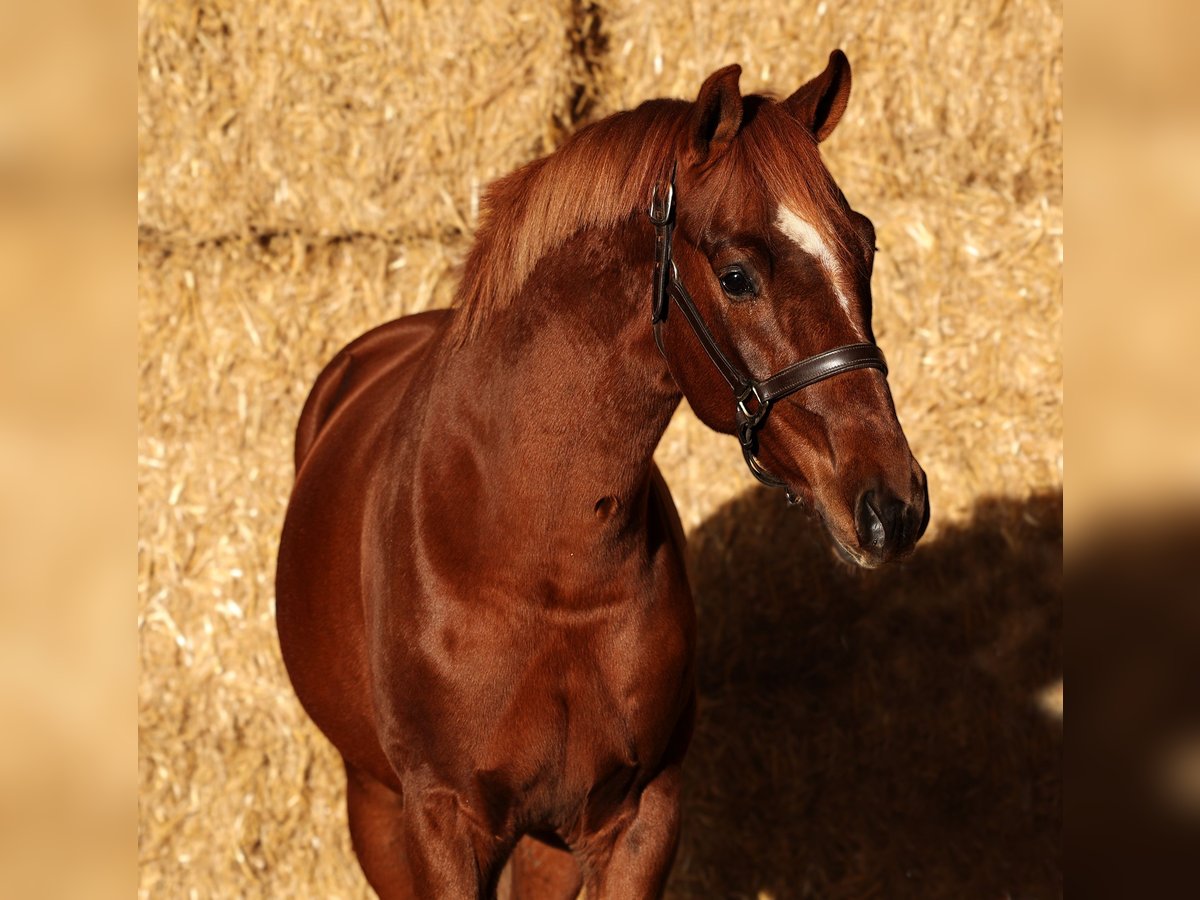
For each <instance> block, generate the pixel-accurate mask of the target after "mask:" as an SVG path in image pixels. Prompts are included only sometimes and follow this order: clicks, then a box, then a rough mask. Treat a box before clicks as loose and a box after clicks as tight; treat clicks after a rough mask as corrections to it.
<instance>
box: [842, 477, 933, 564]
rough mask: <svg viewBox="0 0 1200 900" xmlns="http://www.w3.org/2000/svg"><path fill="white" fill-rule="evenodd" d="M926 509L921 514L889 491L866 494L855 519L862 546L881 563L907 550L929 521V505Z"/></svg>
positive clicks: (926, 505)
mask: <svg viewBox="0 0 1200 900" xmlns="http://www.w3.org/2000/svg"><path fill="white" fill-rule="evenodd" d="M922 506H923V507H924V510H918V509H917V508H915V507H913V506H911V505H909V504H908V503H905V502H904V501H903V500H901V499H900V498H899V497H896V496H895V495H894V494H892V493H891V492H890V491H888V490H886V489H882V490H874V489H872V490H869V491H865V492H864V493H863V494H862V496H860V497H859V498H858V507H857V510H856V512H855V516H854V522H855V526H856V528H857V530H858V542H859V546H861V547H862V549H863V550H866V551H868V552H870V553H872V554H873V555H875V556H877V557H879V558H880V559H882V558H884V557H886V556H890V555H892V554H893V553H895V552H897V551H900V550H905V549H907V548H908V547H910V546H911V545H912V544H913V543H914V542H915V541H916V540H917V538H918V537H920V535H921V532H923V531H924V530H925V525H926V524H927V523H928V521H929V518H928V507H929V504H928V503H923V504H922Z"/></svg>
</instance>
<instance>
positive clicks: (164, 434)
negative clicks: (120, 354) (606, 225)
mask: <svg viewBox="0 0 1200 900" xmlns="http://www.w3.org/2000/svg"><path fill="white" fill-rule="evenodd" d="M835 46H841V47H843V48H845V49H846V51H847V53H848V54H849V56H850V58H851V62H852V64H853V65H854V73H855V75H854V77H855V87H854V96H853V99H852V101H851V106H850V111H849V113H848V114H847V117H846V119H845V120H844V121H843V124H842V126H841V127H840V128H839V130H838V132H837V133H836V134H835V135H834V136H833V137H832V138H831V139H830V140H829V141H828V142H827V144H826V145H825V154H826V157H827V160H828V162H829V165H830V167H831V169H832V170H833V172H834V175H835V176H836V177H837V179H838V181H839V183H840V184H841V185H842V187H843V188H844V189H845V191H846V193H847V195H848V196H849V197H850V199H851V201H852V202H853V203H854V204H855V206H856V207H858V208H860V209H861V210H862V211H864V212H865V213H867V214H868V215H870V216H871V217H872V218H873V220H874V221H875V223H876V226H877V229H878V232H879V241H878V242H879V245H880V248H881V252H880V254H879V256H878V258H877V263H876V276H875V281H874V290H875V308H876V314H875V321H876V330H877V334H878V337H879V339H880V342H881V344H882V345H883V347H884V349H885V351H886V352H887V354H888V358H889V361H890V362H891V365H892V373H891V375H890V381H891V384H892V387H893V391H894V393H895V396H896V401H897V407H898V410H899V413H900V417H901V420H902V422H903V423H904V425H905V429H906V431H907V433H908V435H909V438H910V441H911V443H912V445H913V449H914V452H915V454H916V455H917V457H918V459H920V460H921V462H922V463H923V464H924V465H925V467H926V469H927V471H928V473H929V476H930V491H931V496H932V503H933V513H934V519H933V523H932V525H931V528H930V532H929V534H928V535H927V537H926V539H925V541H924V542H923V544H922V547H921V548H920V549H919V551H918V553H917V555H916V556H915V557H914V559H913V560H912V561H911V562H910V563H908V564H906V565H905V566H903V567H901V568H899V569H895V570H891V572H890V574H880V575H869V576H868V575H851V574H849V573H846V572H844V571H843V570H841V569H839V568H838V567H837V566H835V565H832V564H831V563H830V562H829V554H828V552H827V547H826V546H825V543H824V541H823V539H822V537H821V535H820V534H819V532H818V531H817V530H816V529H815V528H814V527H813V526H811V525H810V524H808V523H807V522H805V520H804V519H803V517H800V516H798V515H797V514H795V511H790V512H789V511H787V510H785V509H784V508H783V506H782V500H781V499H780V498H779V497H778V496H776V495H774V494H769V493H767V492H764V491H760V490H758V489H757V488H754V487H753V482H752V481H751V479H750V477H749V475H748V474H747V473H746V472H745V470H744V467H743V466H742V464H741V461H740V456H739V454H738V451H737V448H736V446H735V444H734V443H733V442H732V441H730V440H729V439H728V438H721V437H717V436H714V435H713V434H711V433H710V432H708V431H707V429H705V428H704V427H703V426H702V425H701V424H700V423H699V422H698V421H697V420H696V419H695V417H694V416H693V415H692V414H691V413H690V412H689V411H688V410H687V408H686V406H685V407H684V408H682V409H681V410H680V412H679V414H678V415H677V416H676V417H675V419H674V420H673V421H672V423H671V426H670V427H669V429H668V431H667V434H666V436H665V438H664V440H663V443H662V445H661V447H660V449H659V453H658V457H657V458H658V460H659V462H660V464H661V465H662V467H663V470H664V473H665V475H666V477H667V480H668V482H669V483H670V485H671V488H672V491H673V493H674V495H675V498H676V502H677V504H678V506H679V508H680V513H681V516H682V518H683V521H684V524H685V527H686V528H687V530H688V532H689V537H690V540H691V548H690V550H689V565H690V567H691V571H692V575H693V582H694V587H695V590H696V593H697V598H698V605H699V608H700V635H701V647H700V659H701V669H700V678H701V685H702V688H703V690H704V700H703V701H702V704H703V705H702V708H701V724H700V726H699V729H698V732H697V737H696V741H695V744H694V746H693V751H692V754H691V756H690V758H689V769H688V773H689V774H688V775H687V778H688V787H687V796H688V800H687V810H686V813H687V823H688V824H687V830H686V831H685V835H684V839H683V845H682V848H681V853H680V859H679V863H678V865H677V867H676V870H675V874H674V876H673V878H672V882H671V888H670V894H671V896H676V897H723V896H755V895H756V894H758V892H759V891H763V892H765V893H764V895H765V896H775V897H788V896H805V895H819V896H828V897H842V896H868V895H871V894H872V893H875V894H876V895H879V896H896V895H898V894H901V895H905V894H908V895H913V896H921V897H941V896H946V897H950V896H985V895H986V896H993V895H994V896H999V895H1001V893H1002V891H1001V890H999V889H998V887H997V886H998V885H1001V884H1003V885H1005V886H1006V888H1011V892H1012V893H1013V894H1014V896H1015V895H1017V894H1021V895H1030V896H1043V895H1053V894H1055V893H1058V892H1060V890H1056V888H1055V885H1056V883H1057V882H1056V880H1055V879H1056V874H1055V873H1056V872H1057V871H1058V868H1057V856H1056V850H1055V840H1054V839H1053V838H1052V837H1051V835H1054V836H1056V835H1057V833H1058V828H1057V827H1056V825H1055V823H1056V821H1058V819H1057V818H1056V817H1057V816H1058V812H1057V811H1058V810H1059V805H1058V799H1057V794H1056V791H1057V780H1056V779H1057V769H1056V765H1057V763H1056V761H1055V747H1056V745H1055V740H1056V738H1055V733H1054V732H1053V731H1050V732H1047V731H1045V730H1044V726H1045V724H1046V723H1045V722H1044V721H1043V720H1042V719H1039V718H1037V715H1040V714H1037V715H1035V714H1033V713H1030V712H1029V709H1031V708H1036V706H1035V707H1027V706H1022V704H1023V703H1025V702H1026V700H1027V699H1028V698H1029V697H1032V696H1034V695H1036V696H1038V697H1040V696H1042V694H1043V693H1044V692H1045V691H1046V690H1047V689H1049V690H1051V691H1053V690H1054V681H1055V678H1056V676H1057V675H1060V674H1061V661H1060V660H1059V659H1058V658H1057V656H1056V650H1055V647H1056V644H1055V635H1056V634H1057V633H1058V632H1057V629H1058V627H1059V626H1058V625H1057V621H1058V620H1057V618H1056V616H1057V612H1056V609H1057V597H1058V593H1057V582H1056V580H1055V579H1056V577H1057V576H1056V572H1057V571H1058V568H1059V563H1060V560H1061V534H1060V533H1059V532H1058V531H1057V530H1056V527H1055V523H1056V522H1057V521H1058V520H1060V519H1061V483H1062V411H1061V408H1062V361H1061V350H1060V344H1061V307H1062V275H1061V272H1062V163H1061V159H1062V155H1061V152H1062V146H1061V144H1062V95H1061V66H1062V11H1061V6H1060V5H1059V4H1058V3H1056V2H1052V3H1043V2H1037V0H1011V2H1007V3H1006V2H999V0H998V2H996V3H993V4H966V3H963V2H960V0H936V2H934V3H932V4H915V3H912V2H911V0H902V2H900V3H890V4H888V5H886V6H885V5H884V4H882V3H881V2H877V0H868V2H866V3H860V4H846V5H841V6H838V7H837V8H834V7H833V5H831V4H826V3H807V4H799V5H796V6H793V7H790V8H788V9H786V10H781V9H780V8H779V5H778V4H774V3H766V2H763V0H745V2H742V3H739V4H736V5H734V4H732V3H729V2H725V0H720V2H713V3H707V4H705V5H704V7H703V8H700V7H697V6H696V5H695V4H687V5H683V6H679V5H676V4H670V3H665V2H658V0H655V2H646V3H641V2H637V3H635V2H632V0H628V2H621V3H612V4H599V5H598V4H594V3H572V4H569V5H568V4H565V3H562V4H555V5H549V6H543V5H541V4H536V3H532V2H531V3H528V4H522V3H516V2H508V0H505V2H500V0H485V2H482V3H480V4H471V5H468V4H465V3H458V2H454V3H450V4H441V5H430V6H429V7H426V6H425V5H417V4H400V3H398V2H396V0H380V2H378V3H376V2H361V3H357V4H355V3H336V4H335V3H327V2H325V0H316V2H311V3H307V4H301V3H298V2H297V3H292V4H287V3H282V2H270V3H263V4H257V5H256V4H232V3H225V2H221V0H215V2H214V0H205V2H203V3H200V4H198V5H195V6H191V7H186V8H182V7H179V6H176V5H172V4H162V3H153V2H151V0H142V2H141V4H140V5H139V222H140V226H141V229H140V240H139V256H138V276H139V300H140V303H139V389H138V409H139V423H140V425H139V434H138V470H139V487H138V490H139V541H138V566H139V598H138V602H139V618H138V635H139V658H140V661H141V673H140V682H139V693H138V705H139V777H140V792H139V806H140V824H139V867H140V880H141V890H140V893H141V894H142V895H143V896H156V897H157V896H163V897H176V896H188V895H196V896H271V897H275V896H330V897H333V896H342V897H345V896H367V895H368V892H367V889H366V887H365V885H364V882H363V880H362V876H361V874H360V872H359V870H358V867H357V864H356V862H355V861H354V859H353V854H352V853H351V850H350V847H349V842H348V839H347V834H346V828H345V815H344V811H343V808H342V802H343V784H342V775H341V768H340V764H339V761H338V759H337V756H336V753H335V752H334V751H333V750H332V749H331V748H330V747H329V746H328V745H327V744H326V743H325V741H324V740H323V739H322V738H321V737H320V735H319V734H318V733H317V732H316V730H315V729H314V728H313V726H312V725H311V724H310V723H309V722H308V721H307V719H306V718H305V716H304V714H303V712H302V711H301V710H300V708H299V705H298V704H297V702H296V701H295V699H294V696H293V694H292V692H291V689H290V686H289V685H288V682H287V679H286V676H285V674H284V672H283V668H282V663H281V661H280V659H279V653H278V648H277V644H276V638H275V632H274V622H273V602H274V601H273V591H272V578H273V569H274V558H275V551H276V546H277V541H278V534H279V527H280V524H281V521H282V515H283V510H284V507H285V504H286V500H287V495H288V491H289V489H290V482H291V474H292V473H291V439H292V429H293V427H294V424H295V421H296V417H297V416H298V414H299V410H300V407H301V404H302V403H303V400H304V397H305V394H306V391H307V389H308V387H309V386H310V385H311V383H312V379H313V378H314V377H315V375H316V373H317V371H318V370H319V369H320V367H321V366H322V365H323V364H324V362H325V361H326V360H327V359H328V358H329V357H330V356H331V355H332V354H333V353H334V352H335V351H336V350H337V349H338V348H339V347H340V346H341V345H342V344H344V343H345V342H346V341H348V340H349V339H351V338H353V337H355V336H356V335H357V334H359V333H361V332H362V331H364V330H366V329H367V328H370V327H371V326H373V325H375V324H378V323H380V322H383V321H386V320H388V319H391V318H394V317H396V316H398V315H401V314H405V313H409V312H415V311H419V310H421V309H426V308H430V307H434V306H444V305H446V304H448V303H449V302H450V299H451V296H452V293H453V287H454V283H455V278H456V266H457V265H458V264H459V263H460V261H461V259H462V258H463V256H464V253H465V250H466V247H467V245H468V243H469V239H470V234H471V231H472V229H473V227H474V224H475V206H474V204H475V202H476V198H477V196H478V191H479V189H480V187H481V186H482V185H483V184H484V183H486V181H487V180H488V179H489V178H491V177H493V176H495V175H498V174H501V173H502V172H504V171H507V170H508V169H510V168H512V167H514V166H515V165H517V164H519V163H520V162H523V161H525V160H526V159H529V158H532V157H534V156H536V155H538V154H539V153H541V152H543V151H545V150H548V149H551V148H552V147H553V146H554V145H555V144H556V143H557V142H558V141H559V140H561V138H562V135H563V134H564V133H565V132H566V131H567V130H570V129H571V128H573V127H575V125H576V124H577V123H578V122H579V121H580V120H583V119H587V118H595V117H597V116H599V115H602V114H605V113H607V112H609V111H611V110H614V109H618V108H621V107H624V106H628V105H630V104H633V103H636V102H637V101H639V100H641V99H643V98H646V97H650V96H660V95H676V96H691V95H693V94H694V93H695V91H696V88H697V87H698V85H699V83H700V81H701V80H702V78H703V77H704V76H705V75H706V74H708V72H709V71H711V70H712V69H714V68H716V67H717V66H719V65H722V64H724V63H726V62H730V61H734V60H737V61H740V62H742V63H743V65H744V66H745V70H746V71H745V75H744V77H743V87H744V88H745V89H747V90H754V89H759V88H767V87H769V88H773V89H775V90H776V91H777V92H779V93H785V92H787V91H790V90H791V89H794V87H795V86H796V85H797V84H798V83H799V82H800V81H801V80H802V79H803V78H805V77H808V76H811V75H813V74H815V73H816V72H818V71H819V70H820V69H821V67H822V66H823V65H824V61H825V58H826V55H827V53H828V51H829V50H830V49H831V48H833V47H835ZM389 109H390V110H391V113H390V116H391V118H389V112H388V110H389ZM989 497H997V498H1003V499H994V500H989V499H986V498H989ZM762 548H769V549H772V550H775V551H777V552H774V553H770V554H768V553H766V552H764V551H763V549H762ZM998 573H1003V577H997V574H998ZM839 648H840V649H839ZM829 654H832V655H829ZM1058 690H1059V691H1061V685H1060V686H1059V688H1058ZM1060 696H1061V694H1060ZM1051 724H1052V723H1051ZM1023 779H1024V780H1023ZM972 791H974V793H972ZM839 797H842V798H844V800H845V803H842V802H840V801H839V800H838V798H839ZM943 801H944V803H945V804H946V808H941V807H938V809H936V810H934V812H935V813H936V814H935V815H931V816H927V817H925V818H922V816H923V815H924V814H925V813H926V812H928V811H929V804H931V803H934V804H936V803H942V802H943ZM955 803H959V804H960V806H959V807H957V808H955V807H954V804H955ZM964 811H965V813H964ZM964 814H965V815H969V816H970V817H971V818H970V821H969V822H967V823H966V824H964V820H963V819H962V818H961V816H962V815H964ZM956 815H957V816H959V818H956ZM889 842H890V843H889ZM973 863H978V866H977V871H974V874H972V872H971V866H972V864H973ZM1005 865H1009V866H1010V867H1009V869H1008V870H1005V868H1004V867H1005ZM905 866H908V871H910V872H911V873H912V874H911V875H906V874H905ZM1006 871H1007V872H1008V873H1009V874H1007V875H1006V874H1005V872H1006ZM1014 873H1015V874H1014ZM1010 876H1011V878H1010ZM901 877H904V878H905V882H904V883H905V884H911V890H907V891H906V890H901V889H900V888H898V887H897V885H898V884H899V882H898V881H897V879H899V878H901ZM1006 878H1010V880H1008V881H1006V880H1005V879H1006ZM972 879H974V880H972ZM989 879H990V880H989Z"/></svg>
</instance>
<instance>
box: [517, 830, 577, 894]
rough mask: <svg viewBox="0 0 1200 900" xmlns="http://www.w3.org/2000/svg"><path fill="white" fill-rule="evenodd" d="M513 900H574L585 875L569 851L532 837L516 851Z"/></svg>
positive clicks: (522, 840)
mask: <svg viewBox="0 0 1200 900" xmlns="http://www.w3.org/2000/svg"><path fill="white" fill-rule="evenodd" d="M511 867H512V894H511V900H575V898H576V897H578V896H579V891H580V889H581V888H582V887H583V872H582V871H581V870H580V868H579V863H578V862H577V861H576V860H575V857H574V856H573V855H572V854H571V852H570V851H569V850H559V849H558V848H556V847H551V846H549V845H547V844H544V843H542V842H541V841H539V840H536V839H534V838H531V837H526V838H522V839H521V841H520V843H518V844H517V849H516V850H514V851H513V855H512V860H511Z"/></svg>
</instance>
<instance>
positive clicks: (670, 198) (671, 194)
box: [646, 179, 675, 228]
mask: <svg viewBox="0 0 1200 900" xmlns="http://www.w3.org/2000/svg"><path fill="white" fill-rule="evenodd" d="M659 196H660V195H659V193H658V185H657V184H656V185H654V187H653V188H652V189H651V191H650V209H649V210H648V211H647V213H646V214H647V215H648V216H649V217H650V224H652V225H653V226H654V227H655V228H666V227H667V226H668V225H670V224H671V220H672V219H673V218H674V217H675V182H674V180H673V179H672V180H671V181H670V182H669V183H668V184H667V193H666V199H665V200H663V201H662V203H661V204H660V202H659Z"/></svg>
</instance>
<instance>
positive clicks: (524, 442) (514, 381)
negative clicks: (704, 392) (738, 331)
mask: <svg viewBox="0 0 1200 900" xmlns="http://www.w3.org/2000/svg"><path fill="white" fill-rule="evenodd" d="M653 247H654V240H653V233H652V231H651V229H650V227H649V225H648V224H647V223H646V222H645V221H644V217H637V216H633V215H631V216H630V218H629V219H628V220H626V221H624V222H623V223H621V224H620V225H619V226H618V227H616V228H610V229H607V230H603V231H600V230H585V231H583V232H581V233H579V234H576V235H575V236H574V237H572V238H571V239H570V240H569V241H567V242H566V243H565V244H564V245H563V246H561V247H559V248H557V249H556V250H553V251H551V252H550V253H549V254H547V255H546V256H545V257H544V258H543V259H542V260H540V261H539V263H538V265H537V267H536V268H535V270H534V272H533V273H532V275H531V277H530V278H529V280H528V283H527V285H526V286H525V288H524V289H523V291H522V294H521V296H520V297H519V298H518V299H517V300H516V301H515V302H514V303H513V304H511V306H509V307H508V308H506V309H503V310H498V311H496V312H494V313H492V314H491V319H490V321H487V322H486V324H485V327H484V328H482V329H481V333H480V334H478V335H477V336H476V337H474V338H472V339H471V340H470V341H468V342H467V343H466V344H465V345H464V346H462V347H460V348H458V349H457V350H456V351H455V352H454V353H453V354H452V355H451V357H450V359H449V365H450V366H451V368H452V369H454V370H456V371H457V372H458V373H459V374H460V376H461V375H466V376H467V378H466V380H467V381H468V382H469V383H470V384H471V385H472V387H471V389H470V390H471V396H472V398H473V399H474V400H476V402H477V403H478V404H480V407H477V408H482V413H479V414H476V413H473V414H472V421H473V423H474V426H473V430H474V432H475V436H476V439H477V440H478V441H479V442H480V443H479V445H478V447H477V448H476V452H475V453H474V456H473V459H472V462H473V463H474V464H475V466H476V467H478V468H483V469H486V470H487V474H486V475H485V478H484V483H485V484H487V485H488V490H489V492H493V491H494V492H496V493H507V494H508V495H509V497H510V499H511V498H513V497H516V498H519V501H520V502H519V505H518V508H519V511H520V512H519V514H520V515H521V516H522V518H523V519H524V524H530V525H533V526H534V527H537V523H538V521H539V515H540V516H541V517H542V518H541V521H542V523H543V525H544V526H545V527H546V528H547V529H548V530H549V529H561V528H562V526H563V522H564V518H566V519H567V520H570V519H571V518H572V517H574V516H580V517H584V518H586V519H590V520H595V519H596V518H597V517H600V518H604V519H606V520H607V519H610V518H613V517H618V518H623V519H629V518H633V517H636V516H638V515H640V514H642V513H643V512H644V510H645V503H644V500H645V496H646V491H647V489H648V486H649V483H650V473H651V466H652V458H653V454H654V449H655V447H656V446H657V445H658V442H659V440H660V438H661V437H662V434H663V431H664V430H665V429H666V426H667V423H668V422H669V421H670V418H671V414H672V413H673V412H674V410H675V408H676V407H677V406H678V404H679V401H680V398H681V394H680V392H679V389H678V388H677V387H676V385H675V382H674V380H673V379H672V378H671V376H670V374H669V372H668V369H667V366H666V363H665V361H664V360H663V359H662V357H661V356H660V355H659V353H658V350H657V348H656V347H655V345H654V340H653V333H652V329H651V326H650V286H651V272H652V269H653ZM457 402H460V403H461V402H462V400H461V398H460V399H459V400H458V401H457ZM614 501H615V502H614Z"/></svg>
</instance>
